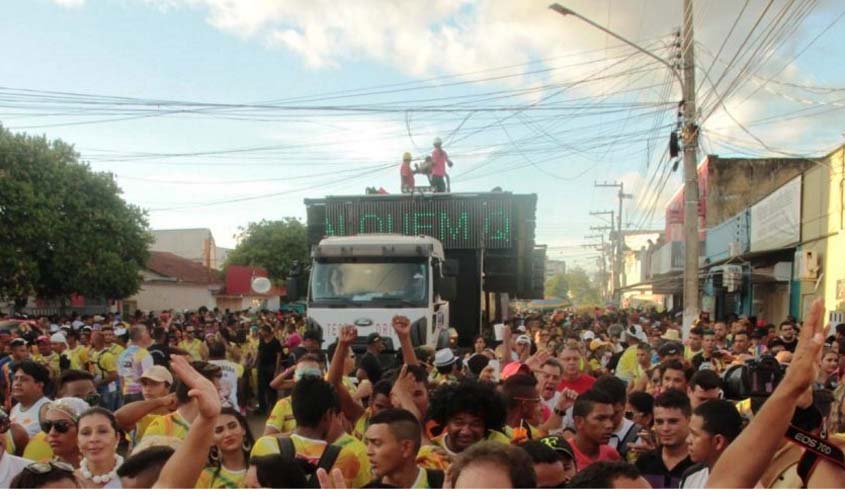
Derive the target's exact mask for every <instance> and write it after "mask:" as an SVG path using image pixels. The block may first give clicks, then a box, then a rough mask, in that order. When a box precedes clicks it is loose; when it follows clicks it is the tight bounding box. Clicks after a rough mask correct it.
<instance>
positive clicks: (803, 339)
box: [707, 299, 845, 488]
mask: <svg viewBox="0 0 845 500" xmlns="http://www.w3.org/2000/svg"><path fill="white" fill-rule="evenodd" d="M823 316H824V301H823V300H821V299H817V300H816V301H814V302H813V305H812V307H811V309H810V313H809V315H808V316H807V319H806V321H805V322H804V326H803V327H802V328H801V331H800V333H799V336H798V343H797V345H796V347H795V356H794V357H793V358H792V363H791V364H790V366H789V370H787V371H786V374H785V375H784V377H783V380H781V382H780V384H778V386H777V388H775V390H774V391H773V392H772V394H771V396H769V398H768V399H767V400H766V402H765V403H763V406H761V407H760V410H759V411H758V412H757V414H756V415H755V416H754V418H753V419H752V420H751V422H750V423H749V424H748V426H747V427H746V428H745V429H744V430H743V431H742V432H741V433H740V435H739V437H737V438H736V440H734V442H733V443H731V445H730V446H729V447H728V448H727V450H725V452H724V453H723V454H722V456H721V457H720V458H719V460H718V461H717V462H716V464H715V465H714V467H713V470H712V471H711V472H710V479H708V481H707V487H708V488H753V487H754V486H755V485H757V483H758V482H759V480H760V479H761V477H762V476H763V474H764V473H765V472H766V469H767V468H768V467H769V465H770V463H771V461H772V458H773V457H774V455H775V452H776V451H777V450H778V448H780V446H781V444H782V443H781V441H782V440H781V439H778V438H777V437H778V436H784V435H785V434H786V432H787V430H789V426H790V423H791V421H792V417H793V415H794V413H795V410H796V408H805V407H809V406H810V405H811V404H812V386H813V382H814V381H815V380H816V378H818V373H819V370H820V366H819V365H820V362H821V361H820V359H819V356H820V354H821V352H822V347H823V346H824V332H823V331H822V326H823V323H822V321H823V319H822V317H823ZM836 448H840V451H841V443H836ZM805 453H810V452H809V451H805ZM811 458H812V457H811ZM813 467H814V468H813V469H811V474H810V475H809V477H808V478H807V481H806V484H805V486H806V487H807V488H845V474H842V468H841V466H840V465H838V464H835V463H834V462H833V461H829V460H826V459H822V458H819V457H815V463H814V464H813Z"/></svg>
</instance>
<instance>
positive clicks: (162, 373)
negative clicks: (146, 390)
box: [141, 365, 173, 385]
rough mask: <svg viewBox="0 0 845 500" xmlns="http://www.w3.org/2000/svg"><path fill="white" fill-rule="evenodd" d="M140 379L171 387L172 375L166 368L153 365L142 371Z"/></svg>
mask: <svg viewBox="0 0 845 500" xmlns="http://www.w3.org/2000/svg"><path fill="white" fill-rule="evenodd" d="M141 378H142V379H148V380H152V381H153V382H165V383H167V384H168V385H173V375H171V373H170V371H168V369H167V368H165V367H163V366H161V365H153V366H151V367H149V368H147V369H146V370H144V373H143V375H141Z"/></svg>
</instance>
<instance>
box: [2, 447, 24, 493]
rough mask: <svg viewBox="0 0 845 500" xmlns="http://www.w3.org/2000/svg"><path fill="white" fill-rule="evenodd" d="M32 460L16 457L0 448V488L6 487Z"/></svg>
mask: <svg viewBox="0 0 845 500" xmlns="http://www.w3.org/2000/svg"><path fill="white" fill-rule="evenodd" d="M31 463H32V460H27V459H25V458H21V457H16V456H14V455H12V454H11V453H8V452H6V451H4V450H0V489H8V488H9V485H11V484H12V479H14V478H15V476H17V475H18V474H20V473H21V471H22V470H24V469H25V468H26V466H27V465H29V464H31Z"/></svg>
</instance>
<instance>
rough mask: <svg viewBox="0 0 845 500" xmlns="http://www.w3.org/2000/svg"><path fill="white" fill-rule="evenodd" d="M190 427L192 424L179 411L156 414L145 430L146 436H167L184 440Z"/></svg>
mask: <svg viewBox="0 0 845 500" xmlns="http://www.w3.org/2000/svg"><path fill="white" fill-rule="evenodd" d="M190 428H191V424H190V423H188V421H187V420H185V419H184V418H182V415H179V413H178V412H173V413H168V414H167V415H156V416H155V418H153V419H152V421H151V422H150V423H149V425H148V426H147V429H146V430H145V431H144V437H145V438H147V437H150V436H167V437H174V438H177V439H181V440H184V439H185V437H186V436H187V435H188V430H189V429H190Z"/></svg>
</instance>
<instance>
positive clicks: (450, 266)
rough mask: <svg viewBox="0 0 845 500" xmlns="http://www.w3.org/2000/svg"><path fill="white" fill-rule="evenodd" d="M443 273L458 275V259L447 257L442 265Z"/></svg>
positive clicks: (454, 276) (445, 274)
mask: <svg viewBox="0 0 845 500" xmlns="http://www.w3.org/2000/svg"><path fill="white" fill-rule="evenodd" d="M443 275H444V276H449V277H453V278H456V277H457V276H458V261H457V260H454V259H447V260H446V261H445V262H444V266H443Z"/></svg>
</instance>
